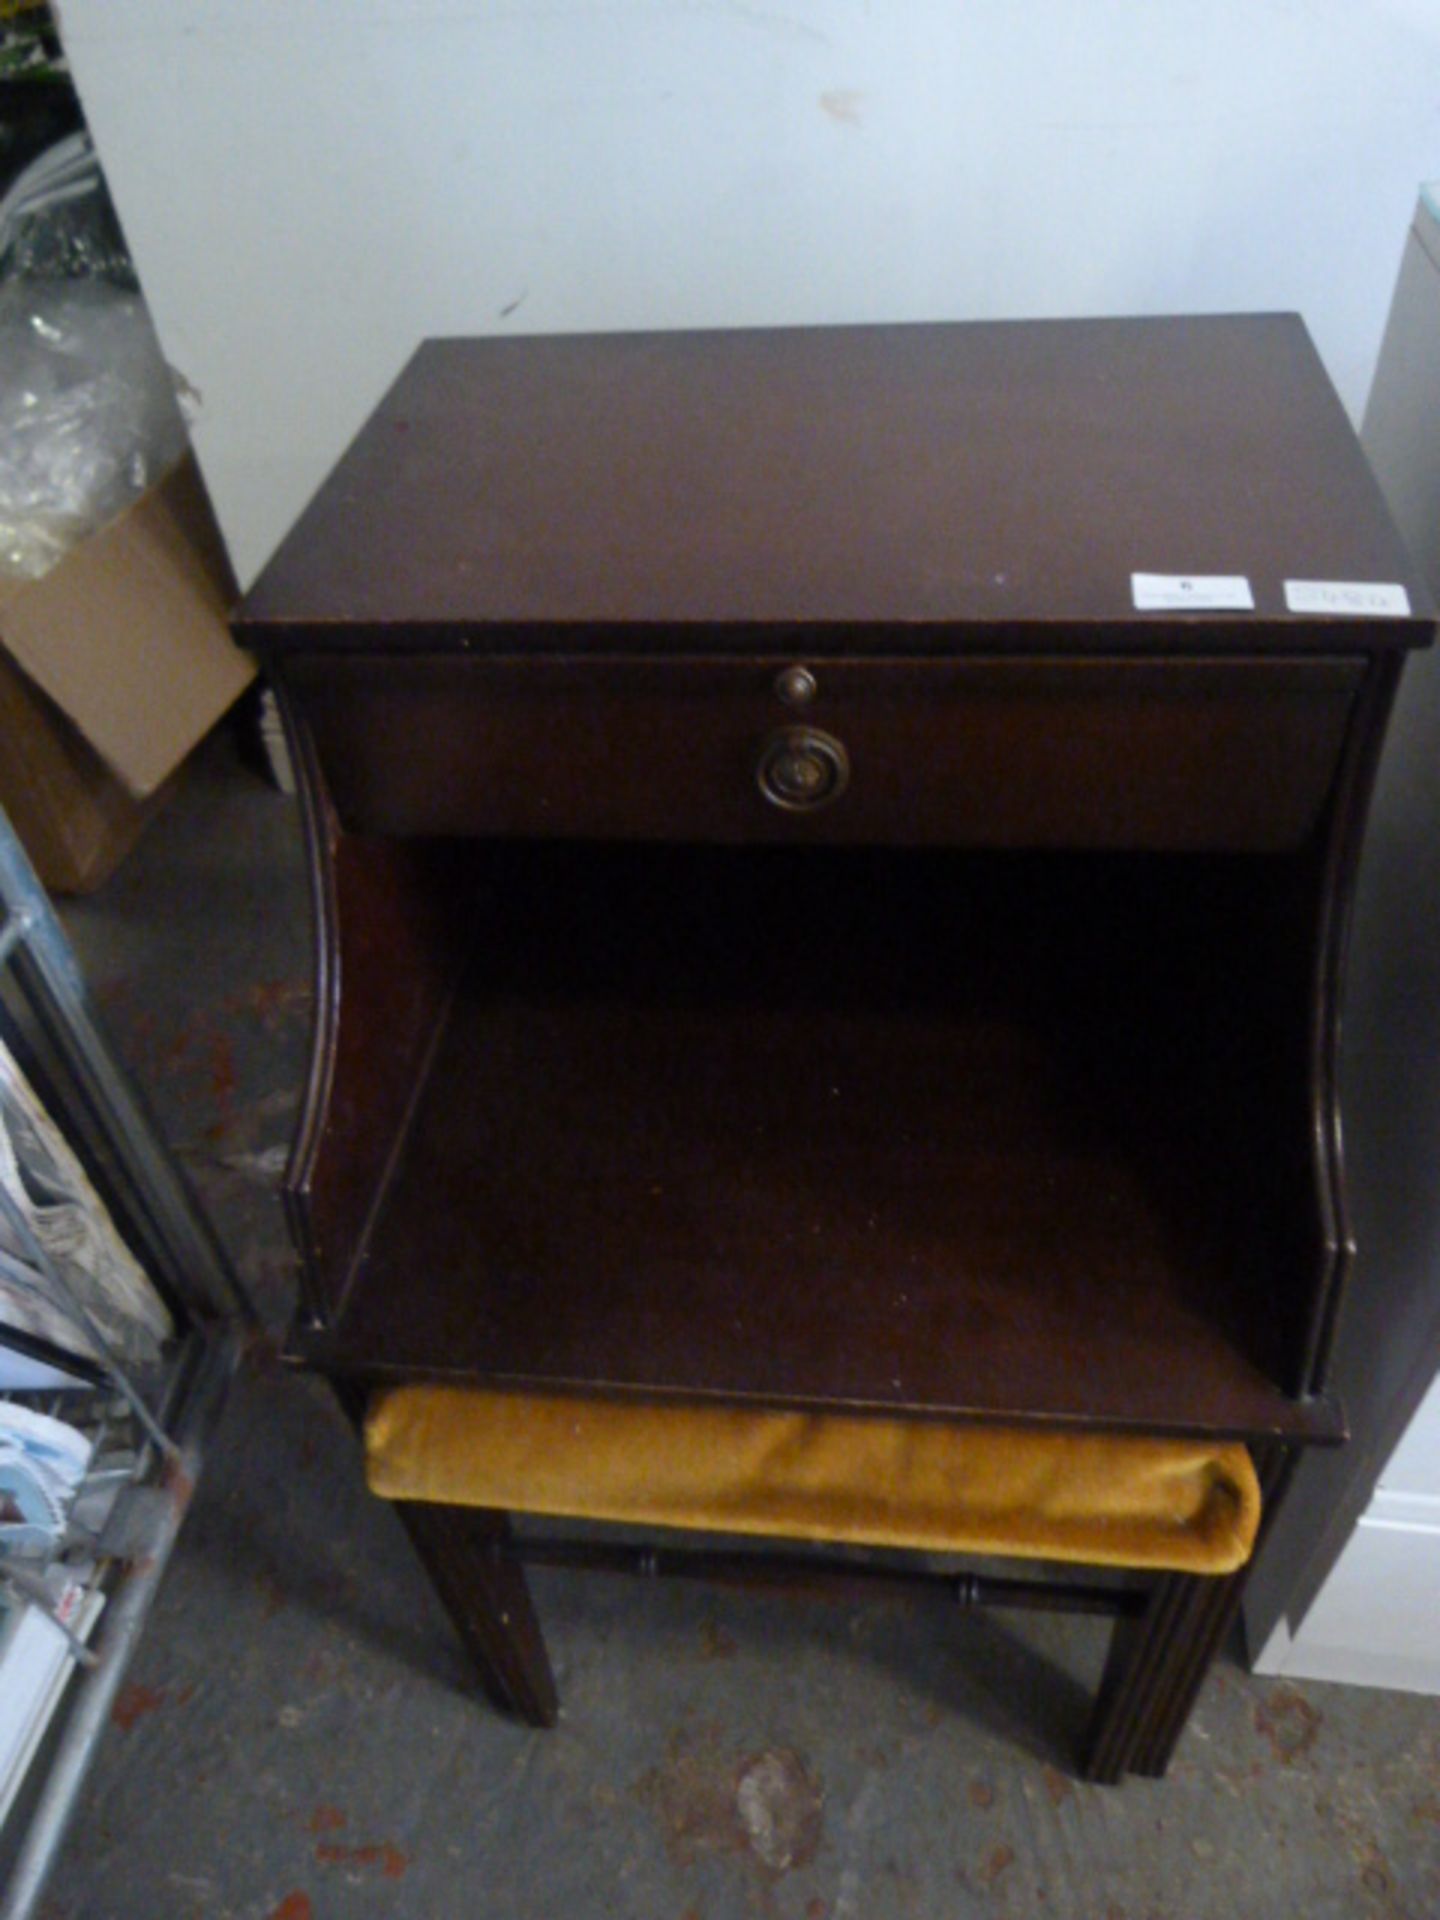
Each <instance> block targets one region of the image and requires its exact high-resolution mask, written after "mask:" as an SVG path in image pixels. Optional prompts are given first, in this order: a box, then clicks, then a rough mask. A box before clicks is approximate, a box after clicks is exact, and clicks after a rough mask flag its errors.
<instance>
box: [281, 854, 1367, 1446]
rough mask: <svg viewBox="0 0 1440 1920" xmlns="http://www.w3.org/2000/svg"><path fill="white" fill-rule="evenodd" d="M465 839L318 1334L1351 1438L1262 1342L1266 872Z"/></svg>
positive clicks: (883, 1402)
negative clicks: (1281, 1382)
mask: <svg viewBox="0 0 1440 1920" xmlns="http://www.w3.org/2000/svg"><path fill="white" fill-rule="evenodd" d="M476 860H477V865H478V866H479V867H480V868H481V870H482V873H483V876H484V885H483V888H482V893H481V905H480V915H479V927H478V940H477V944H476V950H475V955H474V958H473V960H472V962H471V964H470V967H469V970H468V972H467V974H466V975H465V978H464V980H463V982H462V984H461V987H460V989H459V991H458V994H457V996H456V998H455V1001H454V1004H453V1007H452V1010H451V1013H450V1016H449V1020H448V1026H447V1029H446V1031H445V1033H444V1036H443V1039H442V1041H441V1043H440V1045H439V1046H438V1048H437V1049H436V1053H435V1058H434V1065H433V1067H432V1069H431V1073H430V1077H429V1080H428V1082H427V1085H426V1087H425V1090H424V1093H423V1096H422V1098H421V1100H420V1102H419V1105H418V1109H417V1112H416V1115H415V1119H414V1122H413V1125H412V1128H411V1131H410V1134H409V1138H408V1141H407V1144H406V1146H405V1149H404V1152H403V1154H402V1155H401V1157H400V1161H399V1165H398V1169H397V1171H396V1174H395V1176H394V1179H393V1182H392V1185H391V1188H390V1191H389V1192H388V1195H387V1196H386V1198H385V1201H384V1204H383V1206H382V1208H381V1209H380V1212H379V1217H378V1220H377V1223H376V1225H375V1228H374V1231H373V1234H372V1237H371V1242H370V1246H369V1250H368V1254H367V1255H366V1257H365V1258H364V1259H363V1260H362V1262H361V1263H360V1266H359V1268H358V1270H357V1273H356V1277H355V1279H354V1282H353V1286H352V1288H351V1292H350V1296H349V1299H348V1301H347V1304H346V1307H345V1310H344V1312H343V1314H342V1315H341V1317H340V1318H339V1320H338V1321H337V1322H336V1323H335V1324H334V1325H333V1326H332V1327H331V1328H330V1329H329V1330H328V1331H326V1332H324V1333H321V1334H307V1335H306V1336H304V1338H303V1341H301V1343H300V1344H301V1346H302V1349H303V1351H304V1352H305V1354H306V1357H308V1358H312V1359H314V1360H316V1361H317V1362H318V1363H320V1364H323V1365H325V1366H328V1367H333V1368H336V1369H338V1370H342V1371H343V1370H346V1369H349V1370H354V1371H357V1372H361V1373H365V1374H369V1375H372V1376H374V1377H384V1376H389V1375H394V1374H411V1375H414V1374H417V1373H418V1374H422V1375H427V1376H433V1377H435V1378H464V1379H470V1380H474V1381H477V1382H480V1381H483V1382H486V1383H490V1384H494V1383H497V1382H498V1383H505V1382H509V1383H517V1384H518V1383H524V1384H526V1385H530V1386H537V1387H544V1386H552V1387H562V1386H563V1387H566V1388H577V1387H578V1388H582V1389H584V1388H592V1389H596V1390H605V1391H622V1392H623V1391H630V1392H637V1393H651V1394H659V1395H665V1396H677V1395H678V1396H685V1395H720V1396H723V1397H726V1398H729V1399H748V1398H758V1399H761V1400H764V1401H767V1402H772V1403H775V1404H790V1405H817V1406H833V1407H838V1406H848V1407H873V1408H884V1409H905V1410H909V1411H912V1412H915V1413H919V1414H927V1413H928V1414H938V1413H942V1412H946V1413H974V1414H980V1415H986V1416H990V1417H997V1416H998V1417H1004V1418H1013V1419H1022V1420H1064V1421H1067V1422H1072V1423H1077V1424H1084V1425H1090V1424H1093V1425H1102V1426H1114V1427H1144V1428H1148V1429H1150V1430H1169V1431H1174V1432H1187V1431H1194V1432H1200V1431H1204V1432H1211V1433H1230V1434H1237V1435H1255V1436H1259V1435H1262V1434H1266V1433H1275V1432H1288V1433H1294V1434H1300V1435H1309V1436H1311V1437H1323V1436H1324V1435H1326V1434H1327V1433H1330V1434H1333V1432H1334V1431H1335V1429H1336V1420H1335V1415H1334V1411H1333V1408H1331V1407H1330V1406H1329V1405H1328V1404H1327V1403H1324V1402H1307V1403H1297V1402H1295V1401H1292V1400H1291V1399H1289V1398H1287V1396H1286V1395H1285V1394H1284V1393H1283V1392H1282V1391H1281V1389H1280V1388H1279V1386H1278V1385H1276V1384H1275V1382H1274V1379H1272V1378H1271V1377H1270V1375H1269V1374H1268V1373H1267V1370H1266V1364H1265V1362H1266V1355H1267V1353H1271V1352H1273V1351H1274V1350H1275V1345H1276V1335H1275V1329H1276V1325H1277V1322H1278V1315H1279V1309H1278V1307H1277V1306H1276V1305H1275V1292H1274V1289H1275V1286H1276V1284H1277V1280H1278V1278H1279V1277H1280V1276H1279V1275H1278V1273H1277V1268H1278V1267H1280V1266H1283V1260H1284V1249H1283V1245H1282V1240H1283V1235H1277V1232H1276V1227H1275V1222H1274V1219H1273V1215H1274V1213H1275V1205H1274V1196H1273V1193H1270V1192H1268V1191H1267V1183H1266V1177H1265V1172H1264V1164H1265V1157H1266V1153H1267V1150H1268V1146H1269V1143H1270V1141H1271V1137H1272V1134H1273V1130H1274V1128H1275V1126H1276V1125H1277V1124H1279V1120H1277V1115H1278V1114H1279V1110H1280V1104H1281V1101H1280V1091H1281V1079H1280V1075H1279V1071H1278V1069H1277V1067H1276V1065H1275V1061H1274V1059H1273V1058H1272V1057H1271V1052H1270V1051H1269V1046H1270V1043H1269V1041H1268V1040H1267V1037H1266V1036H1267V1034H1268V1033H1269V1032H1270V1031H1271V1029H1272V1026H1273V1014H1274V1011H1275V1005H1276V1004H1279V1002H1278V1001H1272V999H1271V997H1270V995H1271V989H1272V985H1273V990H1274V993H1275V994H1277V995H1281V994H1283V992H1284V989H1283V987H1281V986H1280V985H1277V984H1274V983H1271V984H1270V985H1267V977H1268V976H1267V969H1266V964H1265V961H1264V955H1263V938H1262V932H1261V930H1262V928H1263V926H1264V924H1265V918H1266V905H1265V903H1266V900H1267V898H1270V899H1273V898H1274V896H1275V893H1276V888H1275V884H1274V879H1275V876H1274V872H1273V863H1271V862H1267V861H1266V860H1264V859H1256V858H1253V857H1252V858H1250V859H1248V860H1235V859H1232V860H1229V861H1226V860H1214V859H1193V860H1170V861H1150V860H1144V859H1141V860H1134V859H1131V860H1116V859H1108V860H1107V859H1105V858H1103V857H1095V856H1089V857H1073V856H1072V857H1045V856H1022V857H1019V858H1016V857H1013V856H1012V857H1010V858H1008V859H996V858H993V857H990V858H987V857H985V856H974V855H971V856H964V855H960V854H954V853H948V852H947V853H943V854H913V855H897V854H895V853H893V852H887V853H885V854H883V855H871V854H865V853H859V852H854V851H847V852H844V853H830V852H823V851H817V850H814V849H807V850H805V851H803V852H801V853H799V854H798V855H797V854H795V853H792V852H789V851H786V850H779V849H771V850H763V851H761V850H754V849H751V850H746V851H744V852H743V853H738V854H737V853H726V852H723V851H717V850H708V851H704V852H700V851H697V850H694V849H687V848H683V847H681V848H669V849H657V848H649V849H645V850H642V851H638V852H629V853H625V852H622V851H620V850H618V849H610V850H606V851H605V853H604V854H599V853H597V852H596V851H595V850H593V849H591V850H586V851H583V852H582V851H581V850H578V849H575V848H571V847H563V846H561V847H550V848H545V849H539V848H515V847H512V848H509V849H503V848H498V847H497V848H492V849H489V850H484V849H481V850H477V853H476ZM1287 1113H1288V1109H1287ZM1294 1118H1295V1122H1296V1124H1297V1125H1300V1126H1301V1127H1302V1128H1303V1112H1302V1109H1301V1107H1300V1106H1298V1105H1297V1106H1296V1108H1295V1110H1294ZM1282 1226H1283V1223H1282Z"/></svg>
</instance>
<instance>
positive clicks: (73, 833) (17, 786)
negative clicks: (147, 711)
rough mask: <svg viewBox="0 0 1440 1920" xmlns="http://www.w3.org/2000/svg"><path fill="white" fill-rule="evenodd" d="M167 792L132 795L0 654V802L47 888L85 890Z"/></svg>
mask: <svg viewBox="0 0 1440 1920" xmlns="http://www.w3.org/2000/svg"><path fill="white" fill-rule="evenodd" d="M169 792H170V787H169V785H168V784H167V785H165V786H162V787H160V788H158V789H157V790H156V792H154V793H153V794H151V795H150V797H149V798H148V799H146V800H136V799H134V798H133V797H132V795H131V794H129V793H128V792H127V791H126V789H125V788H124V787H123V786H121V784H120V782H119V781H118V780H117V779H116V778H115V776H114V774H113V773H111V771H110V769H109V768H108V767H107V766H106V765H105V763H104V761H103V760H102V759H101V758H100V756H99V754H98V753H96V751H95V749H94V748H93V747H91V746H89V745H87V743H86V742H85V741H84V740H82V739H81V737H80V735H79V733H78V732H77V731H76V729H75V728H74V727H72V726H71V725H70V723H69V721H68V720H67V719H66V718H65V716H64V714H63V713H61V712H60V711H59V709H58V708H56V707H55V706H54V705H52V703H51V702H50V701H48V700H47V699H46V698H45V696H44V694H43V693H41V692H40V691H39V690H38V689H37V688H35V687H32V686H31V685H30V682H29V681H28V680H27V679H26V678H25V676H24V674H23V673H21V672H20V670H19V668H18V667H16V666H15V665H14V664H13V663H12V662H11V661H10V660H9V659H7V657H6V656H5V654H4V653H0V807H3V808H4V809H5V812H6V813H7V814H8V815H9V816H10V824H11V825H12V826H13V827H14V829H15V831H16V833H17V834H18V835H19V836H20V843H21V845H22V846H23V847H24V849H25V851H26V852H27V853H28V854H29V856H30V860H31V863H32V865H33V866H34V868H35V871H36V872H37V873H38V874H39V876H40V879H41V881H42V882H43V884H44V885H45V886H46V887H47V888H48V889H49V890H50V892H52V893H88V892H90V890H91V889H92V888H93V887H98V886H99V885H100V884H101V882H102V881H104V880H106V879H108V878H109V876H110V875H111V873H113V872H114V870H115V868H116V866H118V864H119V863H120V861H121V860H122V859H123V858H124V857H125V855H126V854H127V853H128V852H129V851H130V849H131V847H132V846H133V845H134V844H135V841H136V840H137V838H138V837H139V835H140V832H141V829H142V828H143V827H144V826H145V823H146V822H147V821H148V820H149V819H150V818H151V816H152V815H153V814H155V813H157V812H158V811H159V809H160V808H161V806H163V804H164V802H165V799H166V797H167V795H168V794H169Z"/></svg>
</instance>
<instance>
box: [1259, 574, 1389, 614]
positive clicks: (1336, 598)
mask: <svg viewBox="0 0 1440 1920" xmlns="http://www.w3.org/2000/svg"><path fill="white" fill-rule="evenodd" d="M1285 605H1286V606H1287V607H1288V608H1289V609H1290V611H1291V613H1348V614H1352V615H1354V614H1359V615H1361V616H1365V615H1367V614H1368V615H1371V616H1375V615H1378V616H1379V617H1380V618H1381V619H1389V620H1394V619H1403V618H1404V617H1405V615H1406V614H1407V613H1409V611H1410V596H1409V594H1408V593H1406V591H1405V589H1404V587H1398V586H1393V585H1389V584H1386V583H1380V582H1374V581H1368V580H1287V581H1286V582H1285Z"/></svg>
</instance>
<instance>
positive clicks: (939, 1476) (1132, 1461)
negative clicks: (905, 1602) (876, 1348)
mask: <svg viewBox="0 0 1440 1920" xmlns="http://www.w3.org/2000/svg"><path fill="white" fill-rule="evenodd" d="M365 1448H366V1470H367V1477H368V1479H369V1483H370V1488H371V1491H372V1492H374V1493H378V1494H381V1495H383V1496H384V1497H385V1498H386V1499H389V1500H422V1501H435V1502H438V1503H440V1504H442V1505H445V1506H471V1507H496V1508H501V1509H503V1510H505V1511H507V1512H511V1513H537V1514H550V1515H557V1516H563V1517H565V1518H567V1519H578V1518H585V1519H591V1520H615V1521H627V1522H630V1523H631V1524H634V1525H643V1526H665V1527H692V1528H702V1529H708V1530H711V1531H715V1532H722V1533H750V1534H770V1535H777V1536H781V1537H784V1538H788V1539H792V1540H829V1541H836V1542H842V1541H843V1542H847V1543H850V1544H853V1545H861V1546H872V1547H911V1548H920V1549H925V1550H928V1551H931V1552H937V1553H979V1554H1010V1555H1015V1556H1018V1557H1021V1558H1025V1559H1036V1560H1077V1561H1083V1562H1087V1563H1089V1564H1090V1565H1092V1566H1114V1567H1145V1568H1151V1569H1160V1570H1165V1571H1171V1572H1177V1573H1212V1574H1219V1573H1230V1572H1233V1571H1234V1569H1235V1568H1236V1567H1239V1566H1243V1565H1244V1563H1245V1561H1246V1560H1247V1559H1248V1558H1249V1556H1250V1551H1251V1548H1252V1546H1253V1545H1254V1541H1255V1531H1256V1528H1257V1526H1258V1525H1259V1520H1260V1489H1259V1485H1258V1483H1257V1481H1256V1478H1255V1469H1254V1467H1253V1465H1252V1464H1251V1460H1250V1456H1249V1454H1248V1453H1247V1452H1246V1450H1245V1448H1244V1447H1242V1446H1238V1445H1220V1444H1210V1443H1206V1442H1204V1441H1188V1440H1145V1439H1130V1438H1116V1437H1112V1436H1108V1435H1096V1434H1072V1433H1048V1432H1036V1431H1033V1430H1028V1429H1021V1428H1013V1427H966V1426H948V1425H945V1424H943V1423H941V1422H934V1421H910V1420H892V1419H885V1418H882V1417H879V1416H875V1417H860V1416H851V1415H841V1414H805V1413H778V1412H771V1411H765V1410H760V1411H751V1410H749V1409H743V1408H732V1407H712V1406H699V1407H696V1406H685V1407H679V1406H673V1405H653V1404H650V1403H646V1402H639V1401H604V1400H592V1399H588V1398H580V1397H578V1396H576V1397H570V1396H564V1395H530V1394H518V1393H516V1394H508V1393H491V1392H486V1391H483V1390H480V1389H477V1388H468V1387H431V1386H410V1387H397V1388H393V1389H391V1390H389V1391H387V1392H384V1393H380V1394H377V1395H376V1396H375V1398H374V1399H373V1400H372V1401H371V1403H370V1412H369V1417H368V1419H367V1421H366V1430H365Z"/></svg>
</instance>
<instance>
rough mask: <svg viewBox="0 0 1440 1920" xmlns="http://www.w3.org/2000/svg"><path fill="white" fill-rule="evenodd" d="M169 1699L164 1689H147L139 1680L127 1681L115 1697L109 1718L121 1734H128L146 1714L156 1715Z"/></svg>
mask: <svg viewBox="0 0 1440 1920" xmlns="http://www.w3.org/2000/svg"><path fill="white" fill-rule="evenodd" d="M169 1697H170V1696H169V1693H168V1691H167V1690H166V1688H164V1687H147V1686H145V1685H144V1684H143V1683H142V1682H141V1681H139V1680H128V1681H126V1683H125V1685H124V1686H123V1687H121V1689H120V1691H119V1692H118V1693H117V1694H116V1696H115V1704H114V1705H113V1706H112V1707H111V1709H110V1718H111V1720H112V1722H113V1723H114V1725H116V1726H117V1727H119V1729H120V1731H121V1732H122V1733H129V1732H130V1731H131V1730H132V1729H133V1728H134V1727H135V1726H137V1725H138V1724H139V1722H140V1721H142V1720H143V1719H144V1718H145V1716H146V1714H147V1713H158V1712H159V1711H160V1709H161V1707H163V1706H164V1704H165V1702H166V1700H168V1699H169Z"/></svg>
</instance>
